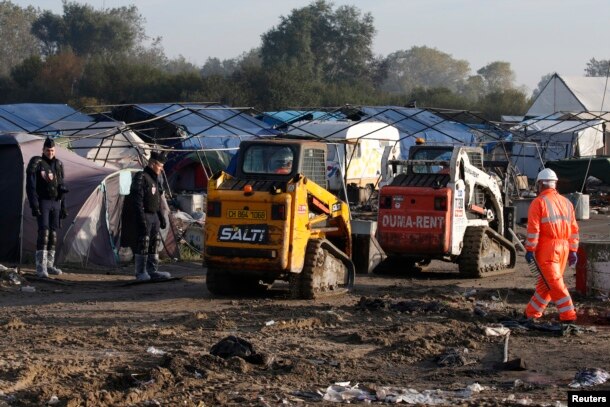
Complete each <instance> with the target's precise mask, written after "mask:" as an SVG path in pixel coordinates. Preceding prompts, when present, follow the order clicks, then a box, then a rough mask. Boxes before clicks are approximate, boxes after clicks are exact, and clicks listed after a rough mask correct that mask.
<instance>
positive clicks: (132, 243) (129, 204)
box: [121, 167, 163, 250]
mask: <svg viewBox="0 0 610 407" xmlns="http://www.w3.org/2000/svg"><path fill="white" fill-rule="evenodd" d="M162 195H163V189H162V185H161V182H160V181H159V177H158V176H157V174H155V173H154V171H153V170H152V169H151V168H150V167H146V168H144V170H142V171H139V172H137V173H136V174H135V175H134V176H133V179H132V181H131V188H130V190H129V195H127V196H126V197H125V201H124V202H123V213H122V216H121V247H131V248H132V250H134V249H135V247H136V245H137V241H138V240H137V239H138V234H139V233H141V230H142V226H144V225H146V213H156V214H157V216H158V217H159V218H161V217H162V216H163V212H162V210H161V196H162Z"/></svg>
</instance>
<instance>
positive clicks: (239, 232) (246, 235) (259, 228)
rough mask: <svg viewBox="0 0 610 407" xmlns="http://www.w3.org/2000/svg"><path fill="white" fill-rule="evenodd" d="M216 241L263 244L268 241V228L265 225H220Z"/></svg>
mask: <svg viewBox="0 0 610 407" xmlns="http://www.w3.org/2000/svg"><path fill="white" fill-rule="evenodd" d="M218 241H219V242H242V243H257V244H263V243H267V242H268V241H269V229H268V227H267V225H222V226H221V227H220V229H218Z"/></svg>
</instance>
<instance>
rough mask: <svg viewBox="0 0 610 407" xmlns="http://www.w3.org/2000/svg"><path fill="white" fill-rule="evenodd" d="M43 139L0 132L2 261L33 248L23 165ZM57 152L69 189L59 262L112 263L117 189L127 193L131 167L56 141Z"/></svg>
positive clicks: (25, 255) (23, 256)
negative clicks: (102, 162)
mask: <svg viewBox="0 0 610 407" xmlns="http://www.w3.org/2000/svg"><path fill="white" fill-rule="evenodd" d="M43 143H44V139H43V138H41V137H38V136H35V135H31V134H27V133H2V134H0V171H1V173H2V174H11V176H4V177H2V178H0V196H2V197H3V199H2V203H1V205H2V210H0V224H1V225H2V227H3V233H2V234H0V260H1V261H5V262H12V263H17V262H22V261H25V260H27V259H32V258H33V255H34V252H35V250H36V237H37V232H36V231H37V224H36V219H35V218H34V217H33V216H32V215H31V210H30V207H29V203H28V201H27V197H26V194H25V170H26V167H27V164H28V162H29V160H30V158H32V157H33V156H37V155H41V153H42V148H43ZM56 156H57V158H59V159H60V160H61V161H62V162H63V164H64V172H65V184H66V186H67V188H68V189H69V190H70V192H69V193H67V194H66V198H65V199H66V207H67V210H68V217H67V218H66V219H65V220H64V222H63V225H62V227H61V228H60V229H59V230H58V234H57V235H58V236H57V241H58V244H57V252H58V260H59V262H60V263H61V262H62V261H64V260H69V261H74V262H79V263H81V264H82V265H87V264H89V263H91V264H96V265H100V266H107V267H115V266H117V265H118V261H119V257H118V244H119V241H120V235H121V231H120V228H121V225H120V223H119V222H118V221H117V219H120V213H121V210H122V204H121V203H122V199H123V198H122V195H121V190H122V191H123V193H125V191H127V193H128V191H129V190H128V189H126V187H125V185H126V184H127V182H126V180H127V179H129V180H130V179H131V173H132V172H133V170H124V171H116V170H113V169H109V168H105V167H102V166H99V165H97V164H95V163H93V162H91V161H89V160H87V159H85V158H83V157H81V156H79V155H77V154H74V153H73V152H71V151H69V150H67V149H65V148H63V147H61V146H56ZM124 174H126V175H124ZM121 179H122V180H123V182H121ZM121 185H123V188H122V189H121ZM170 229H171V228H168V233H167V236H165V238H164V239H165V243H166V247H167V248H168V249H169V251H170V255H172V257H175V256H176V248H175V246H176V245H175V239H174V236H173V232H172V231H171V230H170Z"/></svg>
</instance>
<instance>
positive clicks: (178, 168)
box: [167, 151, 231, 192]
mask: <svg viewBox="0 0 610 407" xmlns="http://www.w3.org/2000/svg"><path fill="white" fill-rule="evenodd" d="M230 159H231V155H230V154H229V153H228V152H226V151H200V152H191V153H188V154H186V155H184V156H183V157H182V159H180V161H178V162H177V163H176V164H175V165H174V166H173V167H172V170H171V172H169V174H168V176H167V182H168V184H169V187H170V189H171V190H172V191H190V192H192V191H204V190H206V189H207V184H208V175H211V174H214V173H216V172H217V171H220V170H225V169H226V168H227V166H228V165H229V161H230ZM202 164H203V166H202ZM203 167H205V171H204V168H203Z"/></svg>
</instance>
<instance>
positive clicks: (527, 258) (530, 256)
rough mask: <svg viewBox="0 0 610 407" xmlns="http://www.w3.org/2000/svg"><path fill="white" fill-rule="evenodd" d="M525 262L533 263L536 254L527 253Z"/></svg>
mask: <svg viewBox="0 0 610 407" xmlns="http://www.w3.org/2000/svg"><path fill="white" fill-rule="evenodd" d="M525 261H527V262H528V263H531V262H533V261H534V252H527V253H525Z"/></svg>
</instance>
